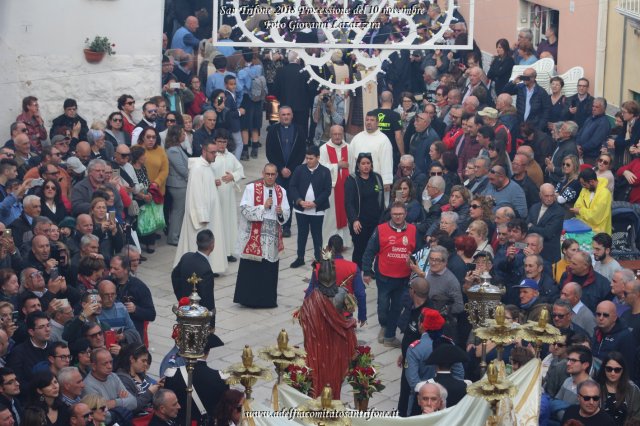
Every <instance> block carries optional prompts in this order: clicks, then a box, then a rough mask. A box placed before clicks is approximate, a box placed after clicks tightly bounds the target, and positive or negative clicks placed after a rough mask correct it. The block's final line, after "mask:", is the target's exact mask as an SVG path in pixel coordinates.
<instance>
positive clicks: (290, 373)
mask: <svg viewBox="0 0 640 426" xmlns="http://www.w3.org/2000/svg"><path fill="white" fill-rule="evenodd" d="M282 378H283V379H284V382H285V383H286V384H288V385H289V386H291V387H292V388H294V389H295V390H297V391H298V392H300V393H303V394H305V395H307V396H311V394H312V392H313V382H312V381H311V369H310V368H309V367H304V366H303V367H299V366H297V365H295V364H291V365H289V366H288V367H287V369H286V370H285V372H284V374H283V376H282Z"/></svg>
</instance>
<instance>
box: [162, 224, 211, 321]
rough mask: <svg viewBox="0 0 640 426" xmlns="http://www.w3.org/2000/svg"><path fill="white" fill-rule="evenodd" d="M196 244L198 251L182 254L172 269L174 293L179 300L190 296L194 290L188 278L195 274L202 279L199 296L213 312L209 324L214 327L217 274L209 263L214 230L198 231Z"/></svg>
mask: <svg viewBox="0 0 640 426" xmlns="http://www.w3.org/2000/svg"><path fill="white" fill-rule="evenodd" d="M196 244H197V245H198V251H197V252H195V253H185V254H184V255H182V258H181V259H180V261H179V262H178V264H177V265H176V267H175V268H173V271H171V285H172V286H173V293H174V294H175V295H176V298H177V299H178V300H180V299H181V298H183V297H188V296H189V295H190V294H191V292H192V290H193V285H192V284H191V283H189V282H188V281H187V280H189V279H190V278H191V276H192V275H193V274H195V275H196V276H197V277H198V278H199V279H200V281H198V284H197V285H196V290H197V292H198V296H200V299H201V300H200V304H201V305H202V306H204V307H205V308H207V309H209V310H210V311H211V312H212V313H213V315H212V316H211V322H210V324H209V325H210V326H211V328H214V327H215V325H216V302H215V299H214V297H213V287H214V282H213V280H214V277H215V274H214V273H213V271H212V270H211V264H210V263H209V255H210V254H211V253H212V252H213V248H214V246H215V238H214V236H213V232H211V230H210V229H203V230H202V231H200V232H198V235H197V236H196Z"/></svg>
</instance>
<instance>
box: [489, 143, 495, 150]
mask: <svg viewBox="0 0 640 426" xmlns="http://www.w3.org/2000/svg"><path fill="white" fill-rule="evenodd" d="M487 149H488V150H489V151H495V150H496V146H495V145H491V144H490V145H489V146H488V147H487Z"/></svg>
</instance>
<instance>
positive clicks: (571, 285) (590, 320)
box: [560, 282, 596, 337]
mask: <svg viewBox="0 0 640 426" xmlns="http://www.w3.org/2000/svg"><path fill="white" fill-rule="evenodd" d="M560 299H562V300H566V301H567V302H569V304H570V305H571V310H572V311H573V322H574V323H575V324H577V325H579V326H580V327H582V328H583V329H584V330H587V331H588V332H589V333H590V337H591V336H592V335H593V330H594V329H595V328H596V317H595V315H594V314H593V312H592V311H591V310H590V309H589V308H588V307H587V306H586V305H585V304H584V303H582V300H581V299H582V287H581V286H580V284H578V283H576V282H568V283H566V284H565V285H564V287H562V290H560Z"/></svg>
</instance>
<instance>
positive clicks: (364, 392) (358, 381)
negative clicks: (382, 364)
mask: <svg viewBox="0 0 640 426" xmlns="http://www.w3.org/2000/svg"><path fill="white" fill-rule="evenodd" d="M372 361H373V354H372V353H371V347H369V346H357V347H356V355H355V357H354V358H353V360H352V361H351V366H350V367H349V372H348V373H347V382H348V383H349V384H350V385H351V387H352V388H353V398H354V402H355V403H356V405H357V406H358V407H361V404H362V403H364V402H365V401H366V404H368V401H369V398H371V396H372V395H373V394H374V392H380V391H381V390H383V389H384V388H385V386H384V385H383V384H382V381H381V380H380V379H379V378H378V372H377V371H376V369H375V368H374V366H373V364H372ZM366 404H365V405H366Z"/></svg>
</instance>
